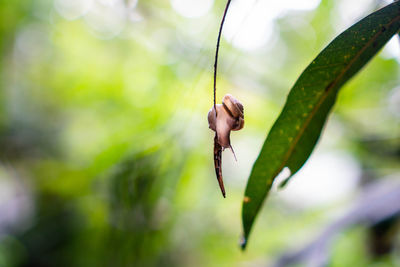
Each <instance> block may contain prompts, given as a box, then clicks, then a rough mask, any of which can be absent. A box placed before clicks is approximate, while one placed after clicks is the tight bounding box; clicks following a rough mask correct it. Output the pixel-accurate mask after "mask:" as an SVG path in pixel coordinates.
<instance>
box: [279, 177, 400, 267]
mask: <svg viewBox="0 0 400 267" xmlns="http://www.w3.org/2000/svg"><path fill="white" fill-rule="evenodd" d="M399 215H400V175H396V176H395V177H393V178H391V179H389V180H385V181H380V182H377V183H373V184H370V185H368V186H366V187H365V188H364V190H363V192H362V193H361V195H360V197H359V199H358V200H357V201H356V202H355V205H354V206H353V207H352V208H351V209H350V210H349V211H348V212H347V213H346V214H345V215H344V216H342V217H341V218H339V219H338V220H337V221H335V222H334V223H332V224H331V225H329V226H328V227H327V228H326V229H325V230H324V231H323V232H322V233H321V234H320V235H319V236H318V237H317V238H315V239H314V240H313V241H311V242H310V243H309V244H308V245H307V246H305V247H303V248H301V249H299V250H297V251H292V252H288V253H286V254H284V255H282V256H281V257H280V258H279V259H278V260H277V261H276V262H275V264H274V265H273V266H274V267H282V266H288V265H290V264H295V263H299V262H303V263H306V266H313V267H322V266H327V265H328V260H329V247H330V244H331V243H332V240H333V238H334V237H335V236H336V235H337V234H338V233H340V232H341V231H343V230H345V229H347V228H350V227H352V226H354V225H357V224H363V225H366V226H374V225H376V224H378V223H380V222H383V221H385V220H387V219H389V218H393V217H398V216H399Z"/></svg>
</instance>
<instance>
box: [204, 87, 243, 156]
mask: <svg viewBox="0 0 400 267" xmlns="http://www.w3.org/2000/svg"><path fill="white" fill-rule="evenodd" d="M216 109H217V114H216V112H215V109H214V107H212V108H211V109H210V111H209V112H208V126H209V128H210V129H211V130H213V131H215V132H216V133H217V136H218V143H219V144H220V145H221V146H222V147H223V148H231V143H230V133H231V131H238V130H240V129H242V128H243V126H244V113H243V105H242V104H241V103H240V102H239V101H238V100H237V99H236V98H234V97H233V96H232V95H230V94H227V95H225V96H224V98H223V99H222V104H218V105H216Z"/></svg>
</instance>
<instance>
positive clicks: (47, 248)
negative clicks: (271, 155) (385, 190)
mask: <svg viewBox="0 0 400 267" xmlns="http://www.w3.org/2000/svg"><path fill="white" fill-rule="evenodd" d="M172 2H177V1H156V0H151V1H150V0H149V1H141V0H139V1H138V2H137V3H136V1H129V0H127V1H119V0H115V1H113V0H92V1H89V0H87V1H78V0H77V1H72V0H71V1H66V0H65V1H63V0H54V1H53V0H35V1H33V0H30V1H29V0H28V1H22V0H15V1H0V39H1V45H0V49H1V50H0V52H1V56H0V88H1V90H0V101H1V105H0V107H1V112H0V148H1V149H0V266H103V265H106V266H109V265H112V266H159V265H163V266H248V265H249V266H253V265H255V266H258V265H268V263H270V262H272V261H273V260H274V259H275V258H276V257H277V256H278V255H279V254H281V253H283V252H284V251H286V250H287V249H289V248H292V247H295V246H298V245H301V244H303V243H304V242H306V240H307V239H308V238H309V237H310V235H312V234H313V233H315V231H317V230H318V229H322V227H323V226H324V225H325V224H326V222H328V221H330V219H331V217H332V216H333V214H335V212H337V208H339V209H340V208H341V207H343V206H346V200H342V201H343V202H342V203H338V202H333V203H330V204H329V205H325V206H323V207H317V208H315V207H314V208H304V207H298V206H296V205H292V204H291V203H290V202H287V201H284V200H283V199H282V197H280V193H279V192H276V193H274V195H273V196H272V198H271V202H270V206H269V207H266V208H265V209H267V211H266V212H263V215H262V216H260V218H259V222H258V225H257V226H256V228H258V227H260V228H259V229H255V231H257V233H258V235H259V236H258V238H257V241H256V240H254V241H255V242H254V243H252V244H251V246H250V247H249V250H248V251H247V252H246V253H241V252H240V251H239V248H238V239H239V236H240V231H241V230H240V229H241V224H240V208H241V198H242V195H243V189H244V186H245V183H246V178H247V177H248V174H249V172H250V167H251V164H252V163H253V162H254V160H255V157H256V155H257V154H258V151H259V149H260V147H261V144H262V141H263V139H264V138H265V134H266V132H267V130H268V129H269V128H270V127H271V125H272V122H273V121H274V119H275V118H276V117H277V115H278V112H279V110H280V109H281V105H282V104H283V102H284V100H285V97H286V95H287V93H288V90H289V88H290V87H291V86H292V85H293V82H294V81H295V80H296V78H297V76H298V74H299V73H300V71H301V70H302V69H304V67H305V66H306V64H307V62H309V61H310V60H311V59H312V58H313V57H314V56H315V55H316V53H317V52H318V51H320V50H321V49H322V48H323V47H324V46H325V45H326V44H327V43H328V42H329V41H330V40H332V38H333V37H334V36H336V35H337V34H338V33H339V32H341V31H342V30H343V29H345V28H347V27H345V26H343V27H342V26H340V25H342V24H343V23H345V25H346V26H349V25H351V24H353V23H354V22H355V21H356V20H357V18H354V17H352V18H351V21H350V22H348V20H345V19H344V17H343V16H341V14H342V13H341V12H342V9H341V6H342V5H345V4H344V3H346V2H348V1H332V0H323V1H321V3H320V4H319V6H318V7H316V8H313V9H309V10H303V11H302V10H289V11H287V12H285V13H284V14H282V15H280V16H279V17H277V18H276V19H274V21H273V34H272V35H271V38H270V39H269V41H268V42H267V43H265V44H264V45H263V46H260V47H259V48H258V49H255V50H243V49H241V48H239V47H236V46H234V45H233V44H232V40H231V39H229V38H225V39H224V40H223V42H222V44H221V45H222V46H221V53H220V61H219V62H220V69H219V82H218V84H219V89H218V90H219V91H218V98H220V97H221V96H222V95H224V93H226V92H230V93H232V94H233V95H235V96H236V97H237V98H238V99H240V100H241V102H242V103H243V104H244V106H245V109H246V110H245V114H246V126H245V128H244V130H243V131H241V132H238V133H235V135H233V136H232V144H233V146H234V147H235V151H236V154H237V156H238V163H234V161H233V159H232V158H230V157H229V156H228V153H224V161H223V168H224V173H225V177H226V189H227V199H226V200H223V199H222V198H221V196H220V193H219V191H218V190H219V189H218V186H217V183H216V181H215V177H214V173H213V163H212V133H211V131H209V129H208V128H207V121H206V114H207V111H208V109H209V108H210V107H211V103H212V94H211V93H212V64H213V58H214V49H215V38H216V34H217V30H218V29H217V28H218V27H217V26H218V25H219V20H220V17H221V13H222V10H223V8H224V4H225V3H224V2H223V1H215V3H214V5H212V7H211V9H210V10H208V12H206V13H205V14H204V15H203V16H200V17H197V18H187V17H184V16H182V15H180V14H179V13H178V12H177V11H176V9H174V8H173V5H172V4H171V3H172ZM211 2H212V1H211ZM267 2H268V1H267ZM367 2H368V3H367ZM367 2H366V4H365V5H360V6H359V8H358V9H362V11H363V13H362V14H361V16H360V17H362V15H365V14H368V13H370V12H371V11H372V10H374V9H376V7H375V4H376V3H375V2H374V3H372V1H367ZM68 3H72V4H71V5H72V7H74V5H77V6H78V7H80V9H79V8H78V9H74V8H71V6H69V5H68ZM79 3H80V4H79ZM87 3H90V5H89V4H88V5H86V4H87ZM135 3H136V5H135ZM253 11H254V10H253ZM253 11H251V10H248V11H246V12H247V13H248V17H252V12H253ZM229 19H230V17H229V14H228V17H227V22H228V20H229ZM231 19H234V17H231ZM341 27H342V28H341ZM244 30H246V29H244ZM238 32H239V29H238ZM255 34H256V33H255ZM399 71H400V69H399V66H398V59H396V58H395V57H394V56H393V55H392V54H390V53H387V52H383V53H382V55H380V56H379V57H378V58H376V59H374V60H373V61H372V62H371V63H370V64H369V66H368V68H366V69H365V71H363V72H362V73H360V74H359V75H357V77H356V78H355V79H353V80H352V81H351V82H350V83H349V84H348V85H347V86H346V88H344V90H343V94H342V95H341V96H340V97H339V101H338V104H337V106H336V108H335V115H334V116H333V118H332V120H331V122H330V123H329V124H328V126H327V129H326V130H325V133H324V138H323V139H322V142H321V144H320V145H319V147H318V150H322V151H328V152H329V151H332V150H334V149H335V150H338V149H339V150H342V151H345V152H346V153H347V154H349V155H352V157H354V158H355V159H356V160H357V162H358V163H359V165H360V166H361V167H360V168H361V170H362V174H363V177H368V179H376V177H380V176H382V175H386V174H388V173H395V172H396V171H398V170H399V160H398V159H399V156H398V153H397V152H398V149H399V146H400V144H399V142H398V140H399V132H400V131H399V129H400V126H399V113H398V109H396V104H390V103H398V102H393V101H395V100H393V99H395V98H393V97H391V96H393V95H394V96H395V95H396V94H397V95H398V94H399V93H398V90H399V89H395V88H396V87H398V85H399V84H400V83H399V81H400V75H399ZM396 90H397V91H396ZM396 92H397V93H396ZM396 110H397V111H396ZM396 112H397V113H396ZM381 144H382V145H381ZM375 150H377V151H379V153H375ZM396 151H397V152H396ZM225 155H227V156H225ZM378 155H388V157H391V160H386V158H385V157H380V156H378ZM389 155H390V156H389ZM300 172H301V171H300ZM323 177H324V174H321V179H323ZM368 179H367V180H368ZM367 180H365V179H364V178H363V179H362V180H361V184H362V183H363V182H366V181H367ZM290 186H291V185H290V184H289V186H288V187H289V188H290ZM316 190H321V189H319V188H316ZM356 191H357V188H354V190H353V192H352V193H353V194H355V193H356ZM350 197H351V196H350ZM297 202H298V203H301V202H302V201H297ZM360 232H362V233H364V230H362V229H361V230H360V229H355V230H352V229H350V230H349V233H344V234H343V238H340V240H339V241H338V243H337V244H336V246H335V249H334V251H333V262H341V261H343V262H349V261H352V262H354V263H355V265H364V266H368V265H370V266H376V260H374V259H372V258H371V259H370V258H365V257H364V255H363V254H362V253H358V252H357V251H364V239H363V238H364V237H365V235H364V234H362V233H361V234H360ZM349 244H350V245H349ZM353 246H354V248H353ZM343 247H345V249H343ZM349 247H350V248H349ZM353 249H354V250H353ZM351 251H354V253H351ZM398 255H399V254H398V252H397V254H396V250H395V249H394V250H393V251H392V252H390V254H389V256H386V258H385V262H388V264H392V265H393V264H395V263H398V262H399V259H398ZM382 261H383V260H382ZM338 266H343V265H338ZM387 266H391V265H387Z"/></svg>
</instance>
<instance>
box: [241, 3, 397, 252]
mask: <svg viewBox="0 0 400 267" xmlns="http://www.w3.org/2000/svg"><path fill="white" fill-rule="evenodd" d="M399 28H400V3H399V2H395V3H392V4H390V5H388V6H386V7H385V8H382V9H380V10H378V11H376V12H374V13H372V14H371V15H369V16H367V17H365V18H364V19H362V20H361V21H360V22H358V23H356V24H354V25H353V26H351V27H350V28H349V29H347V30H346V31H344V32H343V33H342V34H340V35H339V36H338V37H336V38H335V39H334V40H333V41H332V42H331V43H330V44H329V45H328V46H327V47H326V48H325V49H324V50H323V51H322V52H321V53H320V54H319V55H318V56H317V57H316V58H315V60H313V61H312V62H311V64H310V65H309V66H308V67H307V68H306V69H305V70H304V72H303V73H302V74H301V76H300V77H299V79H298V80H297V82H296V83H295V85H294V86H293V88H292V89H291V91H290V93H289V95H288V97H287V101H286V104H285V106H284V107H283V110H282V112H281V114H280V115H279V118H278V119H277V120H276V122H275V124H274V125H273V126H272V129H271V131H270V132H269V134H268V137H267V139H266V140H265V143H264V145H263V147H262V150H261V152H260V154H259V156H258V158H257V160H256V162H255V163H254V166H253V169H252V172H251V175H250V178H249V181H248V183H247V187H246V191H245V196H244V199H243V209H242V220H243V230H244V241H243V244H242V248H245V246H246V244H247V241H248V237H249V234H250V230H251V227H252V225H253V223H254V220H255V218H256V216H257V214H258V212H259V210H260V208H261V206H262V203H263V201H264V199H265V198H266V197H267V195H268V192H269V191H270V189H271V185H272V183H273V181H274V179H275V177H276V176H277V175H278V174H279V173H280V172H281V171H282V169H283V168H284V167H288V168H289V169H290V171H291V175H293V174H295V173H296V172H297V171H298V170H299V169H300V168H301V167H302V165H303V164H304V162H305V161H306V160H307V158H308V157H309V156H310V154H311V152H312V150H313V148H314V146H315V144H316V142H317V141H318V138H319V136H320V134H321V130H322V128H323V126H324V124H325V121H326V118H327V116H328V114H329V112H330V110H331V108H332V106H333V104H334V103H335V100H336V96H337V93H338V91H339V89H340V88H341V86H342V85H343V84H344V83H345V82H346V81H348V80H349V79H350V78H351V77H352V76H353V75H354V74H356V73H357V71H359V70H360V69H361V68H362V67H363V66H364V65H365V64H366V63H367V62H368V61H369V60H370V59H371V58H372V57H373V56H374V55H375V54H376V53H377V52H378V51H379V50H380V49H381V48H382V46H383V45H384V44H385V43H386V42H388V41H389V40H390V38H391V37H392V36H393V35H394V34H396V33H397V32H398V31H399Z"/></svg>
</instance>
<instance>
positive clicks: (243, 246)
mask: <svg viewBox="0 0 400 267" xmlns="http://www.w3.org/2000/svg"><path fill="white" fill-rule="evenodd" d="M246 245H247V239H246V237H244V235H243V236H242V237H241V238H240V248H241V249H242V251H244V250H245V249H246Z"/></svg>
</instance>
